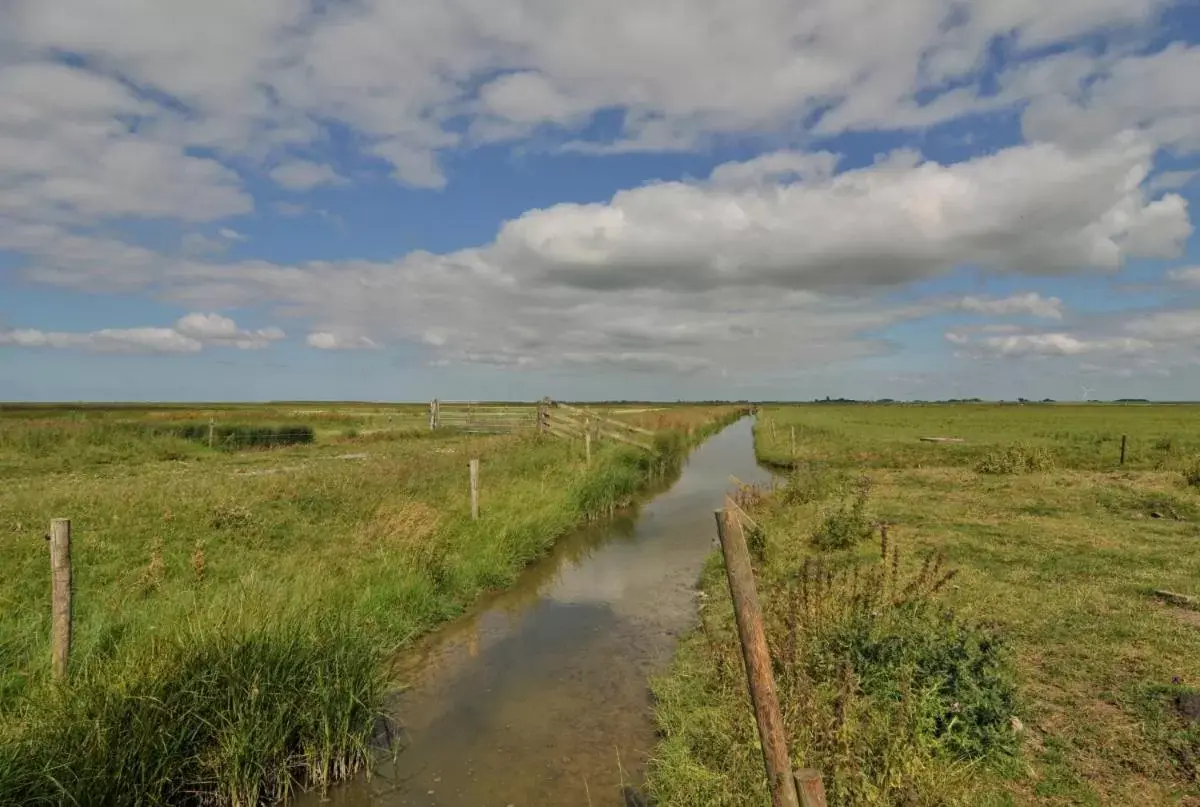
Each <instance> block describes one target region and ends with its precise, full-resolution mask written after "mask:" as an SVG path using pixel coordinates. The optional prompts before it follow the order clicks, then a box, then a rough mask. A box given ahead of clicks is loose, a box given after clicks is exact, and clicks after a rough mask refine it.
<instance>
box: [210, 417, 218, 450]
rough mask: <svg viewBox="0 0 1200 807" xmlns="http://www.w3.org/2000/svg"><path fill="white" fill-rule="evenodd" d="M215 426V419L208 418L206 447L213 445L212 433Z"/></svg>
mask: <svg viewBox="0 0 1200 807" xmlns="http://www.w3.org/2000/svg"><path fill="white" fill-rule="evenodd" d="M216 426H217V419H216V418H209V419H208V447H209V448H212V447H213V433H214V432H215V431H216Z"/></svg>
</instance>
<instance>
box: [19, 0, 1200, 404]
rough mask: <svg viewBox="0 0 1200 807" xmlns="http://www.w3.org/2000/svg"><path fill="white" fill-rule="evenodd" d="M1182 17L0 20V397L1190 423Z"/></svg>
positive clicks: (1015, 10) (108, 6) (1198, 395)
mask: <svg viewBox="0 0 1200 807" xmlns="http://www.w3.org/2000/svg"><path fill="white" fill-rule="evenodd" d="M1198 202H1200V4H1198V3H1196V2H1195V0H1185V2H1166V1H1165V0H1075V2H1061V3H1047V2H1044V0H1036V1H1035V0H973V2H962V0H905V2H902V3H901V2H886V1H884V0H804V1H803V2H800V1H799V0H659V1H658V2H645V0H572V2H569V3H564V2H560V0H507V2H496V0H405V2H402V3H398V2H393V1H392V0H353V1H351V0H345V1H342V0H254V2H246V1H245V0H207V2H204V3H199V2H193V0H0V400H9V401H15V400H37V401H75V400H126V401H129V400H154V401H168V400H186V401H203V400H270V399H276V400H278V399H287V400H299V399H303V400H349V399H362V400H428V399H431V398H434V397H439V398H442V399H460V400H467V399H478V400H483V399H533V398H540V397H542V396H550V397H556V398H563V399H622V398H624V399H667V400H674V399H697V398H703V399H709V398H719V399H752V400H762V399H770V400H775V399H799V400H804V399H812V398H823V397H825V396H832V397H843V396H844V397H853V398H884V397H887V398H896V399H936V398H959V397H981V398H999V399H1010V400H1011V399H1014V398H1017V397H1019V396H1020V397H1027V398H1043V397H1050V398H1055V399H1058V400H1069V399H1080V398H1118V397H1139V398H1153V399H1166V400H1172V399H1174V400H1180V399H1200V237H1198V236H1197V235H1196V234H1195V226H1194V224H1193V209H1194V208H1195V207H1196V205H1197V203H1198Z"/></svg>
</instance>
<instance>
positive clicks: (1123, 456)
mask: <svg viewBox="0 0 1200 807" xmlns="http://www.w3.org/2000/svg"><path fill="white" fill-rule="evenodd" d="M1127 438H1128V435H1125V434H1122V435H1121V464H1122V465H1124V464H1125V440H1126V439H1127Z"/></svg>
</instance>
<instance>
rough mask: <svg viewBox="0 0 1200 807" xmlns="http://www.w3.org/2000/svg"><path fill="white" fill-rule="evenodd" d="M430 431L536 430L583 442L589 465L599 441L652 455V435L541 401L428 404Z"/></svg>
mask: <svg viewBox="0 0 1200 807" xmlns="http://www.w3.org/2000/svg"><path fill="white" fill-rule="evenodd" d="M429 428H430V429H446V428H450V429H457V430H459V431H464V432H471V433H484V434H507V433H513V432H519V431H524V430H526V429H536V430H537V431H538V432H539V433H541V434H546V435H550V436H552V437H557V438H559V439H562V440H582V441H583V442H584V451H585V453H586V456H587V458H588V461H589V462H590V461H591V443H592V441H593V440H600V439H602V438H605V439H609V440H615V441H617V442H619V443H624V444H626V445H631V446H635V447H637V448H640V449H643V450H645V451H652V450H653V445H652V443H651V440H652V438H653V437H654V432H653V431H651V430H649V429H643V428H641V427H640V426H635V425H633V424H632V423H626V422H625V421H623V420H619V419H617V418H614V417H610V416H608V415H605V414H601V413H600V412H597V411H595V410H592V409H586V408H583V407H577V406H571V405H569V404H565V403H562V402H561V401H555V400H552V399H550V398H543V399H542V400H540V401H538V402H537V403H536V404H530V405H527V406H513V405H511V404H485V403H480V402H478V401H443V400H440V399H438V398H435V399H434V400H432V401H430V402H429Z"/></svg>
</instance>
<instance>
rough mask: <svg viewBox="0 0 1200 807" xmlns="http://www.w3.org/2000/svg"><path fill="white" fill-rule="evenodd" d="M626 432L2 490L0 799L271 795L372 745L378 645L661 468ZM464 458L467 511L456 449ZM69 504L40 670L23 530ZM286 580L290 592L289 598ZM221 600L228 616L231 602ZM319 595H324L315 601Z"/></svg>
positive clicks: (320, 777) (462, 443)
mask: <svg viewBox="0 0 1200 807" xmlns="http://www.w3.org/2000/svg"><path fill="white" fill-rule="evenodd" d="M720 414H721V416H720V418H719V419H716V420H711V421H706V422H705V424H704V425H703V426H702V427H699V428H696V429H694V430H693V435H692V437H691V438H688V437H686V436H682V435H660V436H659V437H657V438H656V441H655V442H656V449H655V451H653V452H645V451H640V450H636V449H632V448H629V447H626V446H622V445H619V444H613V443H604V444H601V445H597V446H595V451H594V452H593V458H592V459H593V461H592V464H591V466H590V467H587V466H585V464H584V462H583V450H582V445H576V444H572V443H567V442H564V441H559V440H551V439H544V438H538V437H536V436H527V437H491V438H469V437H462V436H452V435H445V436H440V437H439V438H438V439H424V435H422V437H421V439H415V435H414V439H395V440H387V441H382V440H369V441H368V442H366V443H364V448H365V449H366V452H367V453H365V454H363V455H358V456H359V458H358V459H356V460H354V461H345V460H343V459H342V458H341V457H340V456H339V455H338V454H337V453H336V452H339V451H344V448H339V447H337V446H330V447H329V449H328V450H324V451H323V449H322V447H321V446H319V445H318V446H314V447H299V448H295V449H283V450H281V451H279V452H272V453H271V454H270V455H266V454H257V453H255V454H252V455H250V456H234V455H229V454H225V453H224V452H212V453H211V454H210V455H209V456H210V460H208V461H206V462H205V463H202V464H193V465H189V466H187V467H185V468H179V467H176V466H177V464H175V463H154V462H145V463H143V464H141V465H137V466H132V467H129V468H125V469H123V473H121V474H116V475H114V474H112V473H108V472H106V473H101V474H95V475H85V474H77V473H73V474H58V473H55V472H53V471H50V470H47V469H46V468H44V467H43V468H42V469H41V470H40V471H38V472H37V473H36V474H34V475H33V476H31V477H28V478H22V479H20V480H19V481H18V482H17V483H15V484H13V485H10V486H9V487H8V488H6V489H4V490H3V491H0V505H2V506H3V510H4V512H5V515H6V518H8V519H11V524H12V526H13V527H15V531H13V532H7V533H5V532H0V565H3V566H4V568H5V569H6V571H7V570H12V573H11V574H7V575H6V576H5V577H4V578H3V579H0V602H3V603H4V606H5V607H4V609H3V611H2V612H0V663H2V668H0V726H3V728H0V804H7V803H10V802H15V803H22V804H24V803H33V804H39V803H42V804H60V803H72V802H75V803H79V804H112V805H134V804H176V803H182V804H196V805H238V806H239V807H240V805H253V804H260V803H271V802H274V801H276V800H278V799H280V798H283V797H286V796H287V795H288V794H289V793H292V792H294V791H295V790H297V789H298V788H303V787H322V786H324V785H326V784H328V783H329V782H332V781H336V780H339V779H342V778H345V777H346V776H348V775H351V774H352V773H354V772H355V771H356V770H359V769H360V768H361V767H362V766H363V765H365V764H366V763H367V760H368V757H369V753H368V751H369V744H370V740H371V737H372V734H373V732H374V731H375V729H376V728H377V726H378V725H379V723H380V718H381V704H382V697H383V693H384V690H385V688H386V677H385V675H384V671H385V665H384V659H385V658H386V657H387V656H388V655H389V653H390V652H391V649H393V648H396V647H398V646H403V645H404V644H405V643H407V642H409V641H411V640H412V639H413V638H414V637H416V636H418V635H420V634H421V633H423V632H425V631H427V630H429V629H431V628H433V627H435V626H436V625H437V624H439V623H440V622H442V621H444V620H446V619H448V618H450V617H453V616H454V615H455V614H457V613H459V612H460V611H461V610H462V609H463V608H464V607H465V606H466V605H467V604H469V603H470V602H471V601H472V600H473V599H474V598H475V597H477V596H478V595H479V594H480V593H482V592H484V591H486V590H488V589H490V588H496V587H501V586H504V585H507V584H509V583H511V582H512V580H513V579H514V578H515V577H516V575H517V574H518V573H519V572H520V570H521V569H522V568H523V567H524V566H525V565H526V564H528V563H530V562H532V561H533V560H535V559H537V558H538V557H540V556H541V555H542V554H543V553H544V552H546V551H547V550H548V549H549V548H550V547H551V546H552V545H553V544H554V542H555V541H556V540H557V538H558V537H559V536H561V535H562V534H564V533H565V532H566V531H568V530H570V529H571V528H572V527H574V526H575V525H577V524H579V523H580V522H581V521H585V520H588V519H592V518H598V517H602V516H604V515H605V514H607V513H609V512H611V511H612V510H613V509H614V507H616V506H619V505H620V504H624V503H627V502H628V501H629V500H630V499H631V498H632V497H633V496H635V495H636V494H637V492H638V491H639V490H641V489H643V488H644V487H645V486H647V485H648V484H651V483H653V482H654V481H655V480H656V479H660V478H662V477H663V476H664V475H667V474H669V473H671V471H672V470H673V469H674V468H676V467H677V466H678V464H679V462H680V461H681V460H682V458H683V457H684V456H685V455H686V452H687V450H688V448H689V447H690V446H691V445H693V444H694V443H695V442H696V441H698V440H699V439H700V438H701V437H702V436H703V435H705V434H707V433H709V432H711V431H714V430H715V429H717V428H719V427H720V426H721V425H724V423H727V422H728V421H730V420H732V419H735V418H736V417H737V416H738V415H739V414H740V413H739V412H738V411H736V410H732V409H730V410H725V411H722V412H721V413H720ZM468 457H479V458H480V459H481V462H482V469H483V472H482V480H483V507H482V517H481V518H480V519H479V520H478V521H472V520H471V519H470V518H469V508H468V504H467V495H466V493H467V491H466V484H465V480H466V461H467V458H468ZM49 513H53V514H56V515H58V514H63V515H72V516H74V517H75V519H76V534H75V536H74V538H75V546H74V554H75V563H76V574H77V578H76V579H77V581H78V587H77V595H76V627H77V633H76V643H75V653H74V656H73V660H72V671H71V678H70V681H69V682H68V684H67V685H65V686H62V687H55V686H53V685H51V684H50V683H49V682H48V670H47V669H46V667H47V665H46V659H47V658H48V652H47V648H46V640H45V637H46V636H47V635H48V624H47V615H46V613H45V609H44V608H43V602H42V600H43V598H44V591H45V575H46V572H47V564H46V563H45V558H44V554H43V552H42V550H41V546H42V542H41V541H40V536H39V535H38V534H37V533H36V530H37V529H38V528H39V527H38V525H39V523H40V522H41V521H42V519H43V518H44V517H45V516H46V515H47V514H49ZM301 604H302V605H301ZM231 614H232V615H236V618H234V617H231ZM334 615H338V616H337V618H336V619H335V618H334Z"/></svg>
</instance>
